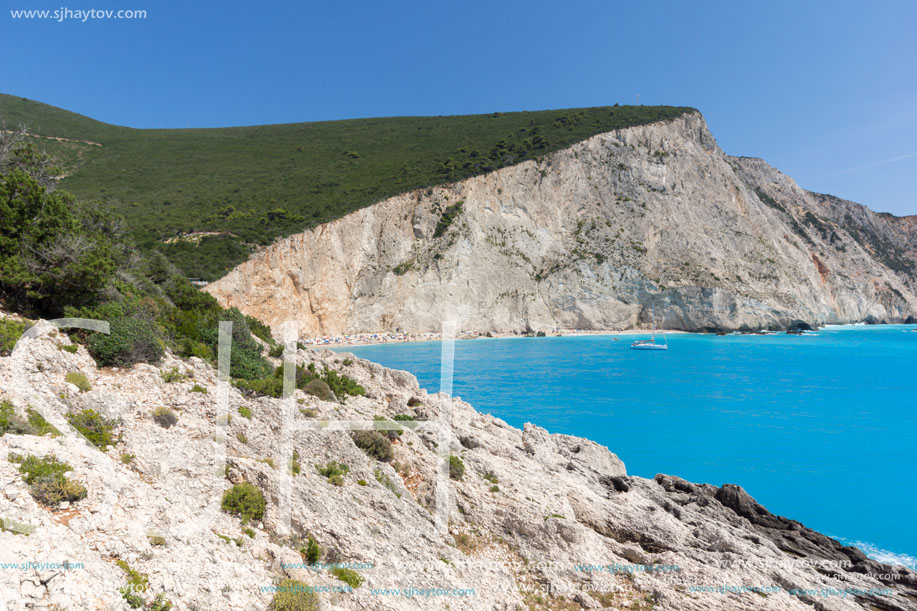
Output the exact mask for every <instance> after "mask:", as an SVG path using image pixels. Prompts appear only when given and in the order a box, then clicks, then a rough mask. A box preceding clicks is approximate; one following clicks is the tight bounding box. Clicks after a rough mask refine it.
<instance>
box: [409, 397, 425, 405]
mask: <svg viewBox="0 0 917 611" xmlns="http://www.w3.org/2000/svg"><path fill="white" fill-rule="evenodd" d="M421 403H422V401H421V400H420V399H419V398H417V397H411V398H410V399H408V407H417V406H418V405H420V404H421Z"/></svg>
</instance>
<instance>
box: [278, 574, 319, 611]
mask: <svg viewBox="0 0 917 611" xmlns="http://www.w3.org/2000/svg"><path fill="white" fill-rule="evenodd" d="M268 609H269V610H270V611H318V609H319V604H318V596H317V595H316V594H315V592H313V591H312V588H311V587H309V586H307V585H306V584H304V583H303V582H301V581H297V580H295V579H284V580H283V581H281V582H280V584H279V585H278V586H277V592H276V593H275V594H274V598H273V599H272V600H271V604H270V606H269V607H268Z"/></svg>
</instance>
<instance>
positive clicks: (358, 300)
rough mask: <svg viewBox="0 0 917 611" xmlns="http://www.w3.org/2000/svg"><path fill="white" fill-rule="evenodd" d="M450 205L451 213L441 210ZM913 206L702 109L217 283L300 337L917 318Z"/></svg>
mask: <svg viewBox="0 0 917 611" xmlns="http://www.w3.org/2000/svg"><path fill="white" fill-rule="evenodd" d="M450 218H452V221H451V223H450V222H448V221H449V219H450ZM915 236H917V231H915V223H914V222H913V218H911V219H899V218H894V217H890V216H888V215H881V214H876V213H874V212H872V211H870V210H868V209H866V208H864V207H863V206H859V205H857V204H854V203H852V202H846V201H843V200H839V199H837V198H833V197H829V196H824V195H818V194H814V193H810V192H807V191H805V190H803V189H801V188H799V187H798V186H797V185H796V184H795V183H794V182H793V181H792V180H791V179H790V178H788V177H787V176H784V175H783V174H781V173H780V172H779V171H777V170H775V169H774V168H771V167H770V166H768V165H767V164H766V163H764V162H763V161H760V160H757V159H746V158H733V157H729V156H728V155H726V154H724V153H723V151H721V150H720V149H719V147H718V146H717V144H716V142H715V140H714V138H713V136H712V135H711V134H710V132H709V131H708V130H707V127H706V124H705V122H704V120H703V118H702V117H701V116H700V115H699V114H689V115H685V116H683V117H681V118H679V119H676V120H673V121H670V122H665V123H656V124H651V125H647V126H642V127H634V128H628V129H621V130H618V131H615V132H611V133H606V134H601V135H599V136H595V137H593V138H591V139H589V140H587V141H584V142H581V143H579V144H577V145H575V146H573V147H571V148H569V149H566V150H563V151H560V152H557V153H555V154H552V155H550V156H547V157H546V158H544V159H543V160H541V161H529V162H525V163H522V164H519V165H517V166H513V167H510V168H505V169H502V170H499V171H496V172H493V173H491V174H487V175H485V176H480V177H476V178H473V179H469V180H466V181H463V182H459V183H455V184H449V185H444V186H440V187H437V188H434V189H428V190H425V191H417V192H412V193H406V194H403V195H400V196H398V197H394V198H391V199H388V200H385V201H383V202H380V203H378V204H376V205H374V206H371V207H369V208H365V209H363V210H360V211H357V212H355V213H353V214H350V215H348V216H346V217H344V218H341V219H339V220H337V221H334V222H332V223H328V224H326V225H322V226H320V227H317V228H315V229H314V230H311V231H307V232H305V233H302V234H299V235H295V236H292V237H290V238H287V239H284V240H282V241H280V242H278V243H276V244H274V245H273V246H271V247H269V248H267V249H265V250H264V251H262V252H259V253H258V254H256V255H255V256H253V257H252V259H250V260H249V261H248V262H246V263H244V264H242V265H240V266H239V267H238V268H236V269H235V270H233V271H232V272H231V273H229V274H228V275H227V276H225V277H224V278H222V279H221V280H219V281H217V282H215V283H213V284H211V285H210V286H209V287H208V290H209V291H210V292H211V293H212V294H213V295H215V296H216V297H217V298H218V299H219V300H220V302H221V303H222V304H223V305H227V306H229V305H236V306H238V307H239V308H240V309H242V310H243V311H244V312H246V313H249V314H252V315H254V316H257V317H258V318H261V319H263V320H266V321H268V322H270V323H275V324H276V323H278V322H280V321H283V320H288V319H295V320H298V321H299V322H300V324H301V325H302V326H303V327H304V329H305V334H306V335H312V336H316V335H325V334H344V333H353V332H376V331H394V330H402V331H407V332H425V331H438V330H439V329H440V328H441V321H442V320H444V319H453V320H457V321H458V322H459V324H460V326H461V328H462V329H463V330H477V331H501V332H514V331H522V330H549V329H552V328H580V329H615V330H616V329H623V328H631V327H638V326H643V325H646V324H647V322H648V320H649V316H650V315H649V305H650V304H651V302H652V301H654V300H655V302H656V306H657V315H658V317H659V318H660V319H661V322H662V324H664V326H666V327H667V328H670V329H685V330H698V329H713V328H717V329H719V328H723V329H735V328H743V327H750V328H760V327H764V326H774V327H779V326H785V325H788V324H790V323H792V322H793V321H795V320H803V321H807V322H809V323H813V324H820V323H831V322H853V321H861V320H866V321H889V322H897V321H903V320H906V319H907V318H909V317H914V316H917V296H915V289H917V254H915V253H917V237H915Z"/></svg>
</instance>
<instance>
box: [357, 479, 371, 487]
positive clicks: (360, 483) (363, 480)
mask: <svg viewBox="0 0 917 611" xmlns="http://www.w3.org/2000/svg"><path fill="white" fill-rule="evenodd" d="M357 485H358V486H368V485H369V484H367V483H366V480H365V479H358V480H357Z"/></svg>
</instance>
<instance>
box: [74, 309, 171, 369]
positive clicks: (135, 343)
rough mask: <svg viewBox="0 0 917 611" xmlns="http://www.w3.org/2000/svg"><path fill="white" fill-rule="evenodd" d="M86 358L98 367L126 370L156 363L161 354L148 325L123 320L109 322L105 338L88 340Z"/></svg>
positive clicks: (93, 335) (96, 336)
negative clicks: (91, 358) (114, 367)
mask: <svg viewBox="0 0 917 611" xmlns="http://www.w3.org/2000/svg"><path fill="white" fill-rule="evenodd" d="M89 354H91V355H92V357H93V358H94V359H95V360H96V362H97V363H98V364H99V366H100V367H105V366H108V365H116V366H118V367H129V366H131V365H133V364H134V363H156V362H158V361H159V359H161V358H162V355H163V354H164V350H163V347H162V343H161V341H160V340H159V338H158V337H156V333H155V332H154V331H153V328H152V326H151V325H150V323H148V322H144V321H142V320H138V319H136V318H128V317H125V318H116V319H115V320H112V321H111V323H110V324H109V334H108V335H106V334H104V333H93V334H92V335H90V336H89Z"/></svg>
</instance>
